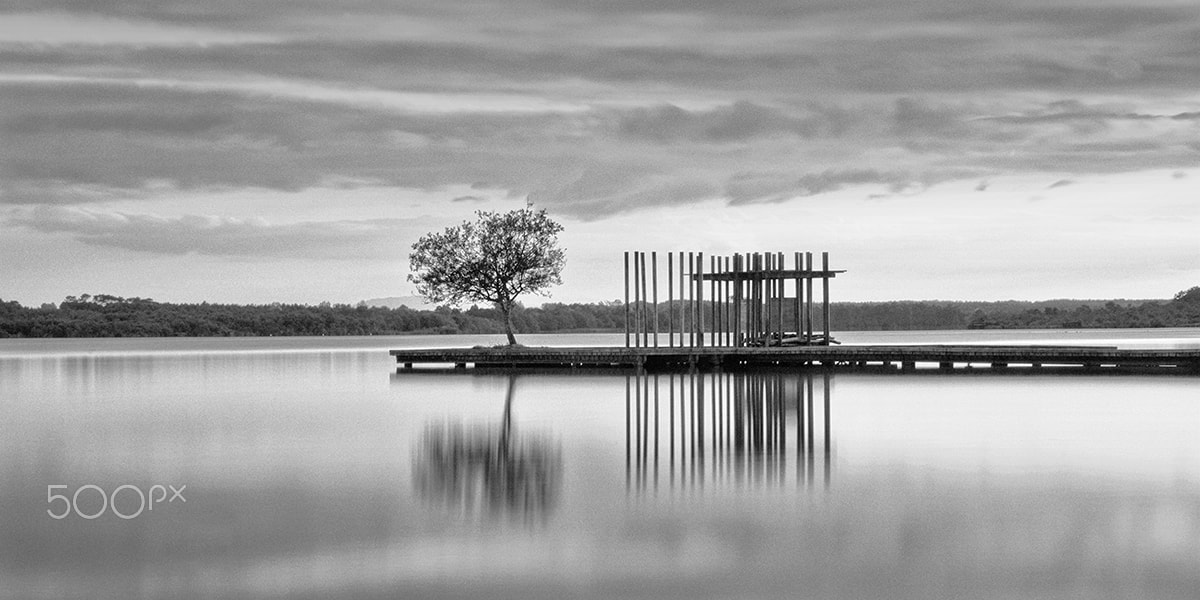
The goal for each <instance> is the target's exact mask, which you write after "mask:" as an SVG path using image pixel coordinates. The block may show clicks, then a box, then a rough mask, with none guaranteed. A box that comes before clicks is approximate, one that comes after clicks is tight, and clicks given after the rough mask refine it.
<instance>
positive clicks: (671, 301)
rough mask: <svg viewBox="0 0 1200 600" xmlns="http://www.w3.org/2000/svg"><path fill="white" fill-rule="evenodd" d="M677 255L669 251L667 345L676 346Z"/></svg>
mask: <svg viewBox="0 0 1200 600" xmlns="http://www.w3.org/2000/svg"><path fill="white" fill-rule="evenodd" d="M674 258H675V257H673V256H671V253H670V252H668V253H667V347H669V348H674V347H675V266H674V265H675V260H674Z"/></svg>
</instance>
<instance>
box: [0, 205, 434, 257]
mask: <svg viewBox="0 0 1200 600" xmlns="http://www.w3.org/2000/svg"><path fill="white" fill-rule="evenodd" d="M5 222H6V224H8V225H10V226H18V227H25V228H28V229H32V230H35V231H39V232H42V233H51V234H66V235H68V236H70V237H71V238H73V239H75V240H77V241H79V242H82V243H84V244H87V245H90V246H101V247H110V248H121V249H124V250H132V251H136V252H146V253H152V254H166V255H183V254H198V255H207V256H229V257H237V256H240V257H290V258H298V257H299V258H311V259H330V258H349V259H360V260H362V259H371V258H377V257H381V256H382V257H389V258H394V254H395V252H394V249H393V248H392V247H393V246H394V244H395V240H396V239H403V236H404V235H405V234H410V235H411V234H412V233H413V232H415V231H421V230H422V229H424V228H426V227H428V224H427V223H425V222H424V221H420V222H418V221H415V220H412V221H406V220H400V219H380V220H368V221H330V222H304V223H289V224H271V223H267V222H266V221H264V220H262V219H237V218H230V217H214V216H198V215H185V216H181V217H160V216H156V215H148V214H126V213H115V212H99V211H91V210H86V209H80V208H67V207H46V206H43V207H37V208H33V209H26V210H15V211H10V212H9V213H8V215H7V217H6V218H5Z"/></svg>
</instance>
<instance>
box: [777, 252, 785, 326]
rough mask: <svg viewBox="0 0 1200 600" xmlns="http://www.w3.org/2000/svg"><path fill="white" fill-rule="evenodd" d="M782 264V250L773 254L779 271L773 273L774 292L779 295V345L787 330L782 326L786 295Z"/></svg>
mask: <svg viewBox="0 0 1200 600" xmlns="http://www.w3.org/2000/svg"><path fill="white" fill-rule="evenodd" d="M783 266H784V261H783V253H782V252H779V253H776V255H775V270H776V271H779V273H776V275H775V292H776V294H777V295H778V297H779V298H778V301H779V305H778V307H777V308H778V311H779V312H778V317H779V319H778V322H779V345H780V346H782V345H783V334H784V333H786V331H787V327H784V325H783V304H784V302H785V301H786V297H787V288H786V287H785V286H784V283H785V280H784V278H783V275H782V271H783V270H784V269H783Z"/></svg>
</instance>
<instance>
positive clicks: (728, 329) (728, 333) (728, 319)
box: [721, 257, 733, 346]
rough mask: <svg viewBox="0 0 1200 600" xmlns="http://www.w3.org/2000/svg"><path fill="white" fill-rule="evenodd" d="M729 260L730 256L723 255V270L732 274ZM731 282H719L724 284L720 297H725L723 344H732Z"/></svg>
mask: <svg viewBox="0 0 1200 600" xmlns="http://www.w3.org/2000/svg"><path fill="white" fill-rule="evenodd" d="M730 262H731V260H730V257H725V269H724V271H725V272H727V274H732V272H733V271H732V270H731V269H730V266H731V265H730ZM731 283H732V281H722V282H721V284H722V286H725V292H724V293H722V294H721V296H722V298H725V346H733V320H732V316H733V314H732V312H733V311H732V308H733V294H732V293H733V288H732V287H731Z"/></svg>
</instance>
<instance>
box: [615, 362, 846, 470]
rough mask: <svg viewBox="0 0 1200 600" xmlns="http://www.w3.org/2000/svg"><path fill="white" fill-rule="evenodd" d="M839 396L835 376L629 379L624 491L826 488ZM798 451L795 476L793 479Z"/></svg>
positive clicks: (759, 374) (783, 374)
mask: <svg viewBox="0 0 1200 600" xmlns="http://www.w3.org/2000/svg"><path fill="white" fill-rule="evenodd" d="M832 389H833V378H832V376H831V374H830V373H829V372H828V371H824V372H813V371H807V370H806V371H735V372H723V371H714V372H702V371H696V370H693V371H691V372H688V373H683V374H674V373H668V374H658V373H646V372H644V371H638V372H637V373H636V374H633V375H627V376H626V378H625V484H626V489H627V490H628V491H630V492H639V493H643V492H647V491H655V492H656V491H658V489H659V486H660V484H661V483H665V484H666V485H667V486H669V487H670V489H671V490H688V491H695V490H705V489H706V486H715V487H717V488H721V489H725V488H748V487H777V488H779V487H798V488H800V487H810V486H811V485H813V483H814V482H815V481H816V480H817V478H818V477H820V482H821V483H822V484H823V486H824V487H826V488H827V487H828V486H829V484H830V481H831V478H832V470H833V461H832V458H833V433H832V429H831V426H830V414H831V407H830V398H831V393H832ZM818 394H819V395H820V397H821V401H820V402H819V401H818V400H817V398H818ZM660 399H665V402H660ZM663 404H665V406H663ZM818 418H820V420H821V421H822V425H823V428H822V429H821V430H820V431H818V430H817V419H818ZM818 442H819V444H818ZM793 452H794V453H795V459H796V467H795V471H794V472H795V475H794V476H792V475H791V472H789V470H788V457H789V455H790V454H791V453H793ZM660 454H661V455H662V456H665V457H666V459H665V460H666V466H665V468H663V467H662V465H661V464H660V459H659V457H660ZM818 457H819V458H820V459H821V465H820V466H821V467H822V473H821V474H818V473H817V468H818V465H817V459H818Z"/></svg>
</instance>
